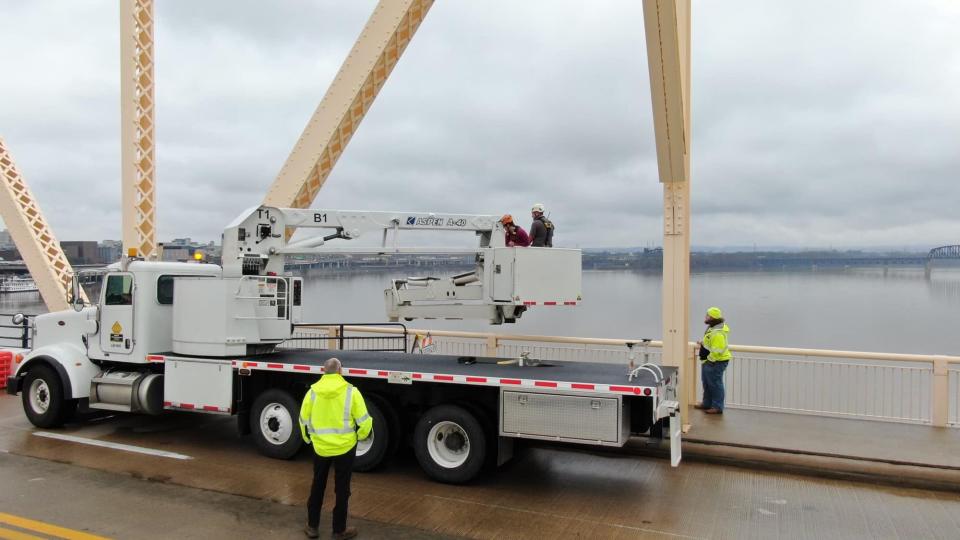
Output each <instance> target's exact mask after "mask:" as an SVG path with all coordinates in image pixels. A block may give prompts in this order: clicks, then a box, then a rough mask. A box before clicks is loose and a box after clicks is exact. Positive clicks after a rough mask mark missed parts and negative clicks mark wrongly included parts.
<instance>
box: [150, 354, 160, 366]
mask: <svg viewBox="0 0 960 540" xmlns="http://www.w3.org/2000/svg"><path fill="white" fill-rule="evenodd" d="M163 360H164V358H163V355H162V354H148V355H147V362H151V363H159V364H162V363H163Z"/></svg>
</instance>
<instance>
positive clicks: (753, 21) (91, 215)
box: [0, 0, 960, 247]
mask: <svg viewBox="0 0 960 540" xmlns="http://www.w3.org/2000/svg"><path fill="white" fill-rule="evenodd" d="M374 5H375V2H374V1H373V0H341V1H338V2H334V1H319V0H316V1H307V0H300V1H284V2H278V1H271V2H263V1H256V2H255V1H252V0H247V1H237V0H231V1H225V0H221V1H212V0H205V1H202V2H199V1H192V0H157V2H156V25H157V26H156V32H157V38H156V56H157V67H156V77H157V86H156V96H157V102H158V104H157V116H156V121H157V137H158V145H157V158H158V166H157V182H158V206H159V216H158V227H159V232H160V235H159V236H160V240H161V241H163V240H169V239H171V238H174V237H183V236H190V237H192V238H194V239H198V240H210V239H218V240H219V236H220V232H221V231H222V229H223V226H224V225H225V224H226V223H227V222H229V221H230V220H231V219H232V218H233V217H235V216H236V215H237V214H238V213H240V211H242V210H243V209H244V208H247V207H250V206H253V205H255V204H258V203H259V202H260V201H261V200H262V198H263V195H264V194H265V192H266V189H267V187H268V186H269V185H270V184H271V182H272V181H273V179H274V177H275V176H276V174H277V172H278V171H279V169H280V167H281V165H282V164H283V162H284V160H285V158H286V157H287V154H288V153H289V151H290V149H291V148H292V146H293V144H294V142H295V141H296V140H297V138H298V137H299V135H300V132H301V131H302V129H303V127H304V125H305V124H306V122H307V120H308V118H309V116H310V114H311V113H312V112H313V110H314V109H315V108H316V106H317V104H318V103H319V101H320V99H321V97H322V96H323V94H324V92H325V91H326V88H327V86H328V85H329V83H330V81H331V80H332V79H333V76H334V75H335V73H336V71H337V69H338V68H339V66H340V63H341V62H342V60H343V58H344V57H345V56H346V53H347V52H348V51H349V49H350V47H351V46H352V44H353V41H354V40H355V38H356V36H357V34H358V33H359V31H360V29H361V28H362V27H363V24H364V23H365V22H366V19H367V17H368V16H369V13H370V12H371V10H372V8H373V6H374ZM693 16H694V20H693V29H694V32H693V74H694V75H693V96H694V101H693V115H694V116H693V178H692V190H693V195H692V198H693V201H692V208H693V218H692V227H693V229H692V231H693V232H692V235H693V236H692V238H693V243H694V244H697V245H703V246H729V245H740V246H749V245H754V244H755V245H758V246H770V245H777V246H798V247H799V246H822V247H826V246H833V247H845V246H891V247H900V246H917V247H924V246H926V247H932V246H935V245H941V244H955V243H960V212H958V201H960V182H958V177H960V42H958V38H957V29H958V28H960V2H956V1H954V0H940V1H933V0H927V1H924V0H919V1H911V2H903V1H898V0H889V1H877V0H864V1H853V0H845V1H843V2H836V1H833V0H830V1H827V0H817V1H804V2H799V1H797V2H789V3H788V2H769V1H765V0H724V1H722V2H718V1H712V0H694V1H693ZM118 17H119V15H118V4H117V2H116V1H115V0H98V1H94V0H86V1H79V0H69V1H67V0H61V1H40V0H38V1H30V2H24V1H23V0H0V51H2V66H0V136H2V137H4V138H5V139H6V142H7V146H8V148H9V149H10V150H11V152H12V153H13V155H14V158H15V159H16V161H17V163H18V165H19V166H20V169H21V172H22V173H23V174H24V175H25V176H26V178H27V180H28V182H29V184H30V185H31V187H32V188H33V190H34V193H35V194H36V195H37V197H38V199H39V201H40V204H41V207H42V209H43V210H44V212H45V213H46V215H47V218H48V220H49V221H50V222H51V223H52V226H53V228H54V232H55V233H56V234H57V235H58V237H59V238H60V239H61V240H81V239H103V238H119V237H120V209H119V205H120V184H119V173H120V153H119V135H120V129H119V122H120V120H119V37H118ZM649 88H650V87H649V80H648V75H647V66H646V51H645V43H644V37H643V17H642V13H641V9H640V2H638V1H633V0H622V1H614V0H591V1H590V2H586V1H564V2H559V1H550V0H537V1H535V0H530V1H523V2H518V1H516V0H484V1H482V2H481V1H470V0H438V1H437V2H436V4H435V5H434V7H433V8H432V9H431V10H430V13H429V14H428V16H427V18H426V20H425V21H424V23H423V25H422V26H421V28H420V30H419V32H418V33H417V35H416V37H415V38H414V40H413V41H412V43H411V45H410V46H409V48H408V49H407V51H406V53H405V54H404V56H403V57H402V59H401V61H400V63H399V64H398V65H397V67H396V69H395V70H394V72H393V75H392V76H391V78H390V80H389V81H388V82H387V84H386V86H385V87H384V88H383V90H382V91H381V93H380V96H379V97H378V99H377V101H376V102H375V103H374V105H373V107H372V109H371V110H370V112H369V113H368V115H367V117H366V119H365V120H364V121H363V124H362V125H361V126H360V128H359V131H358V132H357V133H356V135H355V136H354V138H353V140H352V142H351V143H350V145H349V147H348V148H347V150H346V152H345V153H344V155H343V156H342V157H341V159H340V162H339V164H338V165H337V167H336V168H335V169H334V171H333V173H332V174H331V176H330V178H329V180H328V181H327V184H326V186H325V187H324V189H323V190H322V191H321V192H320V194H319V196H318V198H317V200H316V202H315V204H314V206H315V207H318V208H342V209H371V210H414V211H438V212H463V213H497V214H499V213H507V212H509V213H512V214H514V215H520V216H522V219H520V222H521V224H524V225H525V224H526V223H527V222H528V216H529V208H530V205H531V204H532V203H534V202H542V203H544V204H545V205H546V206H547V208H548V211H549V212H550V213H551V217H552V219H553V220H554V221H555V223H556V224H557V236H556V242H557V244H559V245H564V246H581V247H595V246H596V247H599V246H648V245H659V244H660V243H661V235H662V227H661V215H662V208H661V187H660V185H659V183H658V181H657V169H656V157H655V151H654V146H653V122H652V119H651V106H650V100H649V91H650V90H649Z"/></svg>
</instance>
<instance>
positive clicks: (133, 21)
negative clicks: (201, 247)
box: [120, 0, 157, 258]
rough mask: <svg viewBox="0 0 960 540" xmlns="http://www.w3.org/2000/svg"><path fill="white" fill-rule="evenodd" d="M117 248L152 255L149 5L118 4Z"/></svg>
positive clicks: (131, 0)
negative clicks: (119, 237) (119, 215)
mask: <svg viewBox="0 0 960 540" xmlns="http://www.w3.org/2000/svg"><path fill="white" fill-rule="evenodd" d="M120 55H121V77H123V78H124V80H123V81H122V83H121V85H120V100H121V107H120V116H121V128H120V131H121V136H120V137H121V141H122V143H121V144H122V146H123V148H122V152H121V156H122V157H121V159H122V169H121V170H122V178H123V180H122V186H123V187H122V191H123V197H122V200H123V247H124V248H125V249H130V248H136V249H137V253H138V254H139V255H140V256H141V257H145V258H151V257H153V256H154V255H155V254H156V249H157V241H156V184H155V181H154V175H155V166H156V161H155V151H154V105H155V101H154V97H153V86H154V75H153V67H154V55H153V0H123V1H122V2H120Z"/></svg>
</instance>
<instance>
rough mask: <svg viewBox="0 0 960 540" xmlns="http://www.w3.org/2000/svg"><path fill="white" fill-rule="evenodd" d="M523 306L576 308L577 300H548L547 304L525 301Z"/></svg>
mask: <svg viewBox="0 0 960 540" xmlns="http://www.w3.org/2000/svg"><path fill="white" fill-rule="evenodd" d="M523 305H525V306H537V305H539V306H575V305H577V301H576V300H548V301H546V302H534V301H531V300H524V301H523Z"/></svg>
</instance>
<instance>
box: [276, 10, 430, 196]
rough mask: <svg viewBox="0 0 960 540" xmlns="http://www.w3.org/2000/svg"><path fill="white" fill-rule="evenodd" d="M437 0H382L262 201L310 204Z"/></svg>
mask: <svg viewBox="0 0 960 540" xmlns="http://www.w3.org/2000/svg"><path fill="white" fill-rule="evenodd" d="M432 5H433V0H381V1H380V3H378V4H377V6H376V8H375V9H374V10H373V14H372V15H370V19H369V20H368V21H367V24H366V26H364V28H363V31H362V32H361V33H360V37H358V38H357V41H356V43H355V44H354V46H353V49H351V50H350V54H349V55H347V59H346V60H344V62H343V65H342V66H341V67H340V71H339V72H338V73H337V76H336V78H334V80H333V83H332V84H331V85H330V88H329V89H327V93H326V95H324V96H323V100H322V101H320V105H319V106H318V107H317V109H316V111H315V112H314V113H313V116H312V117H311V118H310V121H309V122H308V123H307V127H306V128H304V130H303V134H301V135H300V139H299V140H298V141H297V144H296V146H294V149H293V152H291V154H290V156H289V157H288V158H287V161H286V163H284V165H283V168H282V169H280V173H279V175H277V178H276V180H274V182H273V185H272V186H270V190H269V191H268V192H267V195H266V197H265V198H264V202H263V204H265V205H267V206H276V207H282V208H291V207H292V208H309V207H310V206H311V205H312V204H313V200H314V198H316V196H317V193H318V192H319V191H320V188H321V187H323V184H324V182H326V180H327V176H329V174H330V171H331V170H332V169H333V166H334V165H335V164H336V163H337V160H338V159H339V158H340V156H341V155H342V154H343V151H344V148H346V146H347V144H348V143H349V142H350V138H351V137H352V136H353V134H354V133H355V132H356V130H357V127H359V125H360V122H361V121H362V120H363V117H364V116H365V115H366V113H367V111H368V110H369V109H370V106H371V105H372V104H373V100H374V99H376V97H377V94H378V93H379V92H380V89H381V88H382V87H383V85H384V83H385V82H386V81H387V77H389V76H390V73H391V72H392V71H393V68H394V66H396V64H397V61H398V60H399V59H400V56H401V55H402V54H403V52H404V50H405V49H406V47H407V44H409V43H410V40H411V39H413V36H414V34H415V33H416V31H417V29H418V28H419V27H420V23H421V22H422V21H423V19H424V17H426V15H427V12H428V11H429V10H430V7H431V6H432Z"/></svg>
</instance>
